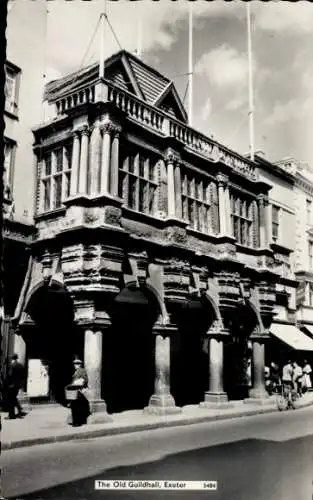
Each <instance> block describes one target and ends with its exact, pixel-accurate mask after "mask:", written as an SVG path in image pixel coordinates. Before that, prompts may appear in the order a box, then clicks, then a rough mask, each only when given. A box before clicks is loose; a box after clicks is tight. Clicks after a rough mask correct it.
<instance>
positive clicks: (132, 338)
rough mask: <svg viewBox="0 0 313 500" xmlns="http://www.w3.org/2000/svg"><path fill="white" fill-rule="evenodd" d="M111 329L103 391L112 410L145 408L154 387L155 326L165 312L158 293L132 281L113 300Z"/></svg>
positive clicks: (107, 341)
mask: <svg viewBox="0 0 313 500" xmlns="http://www.w3.org/2000/svg"><path fill="white" fill-rule="evenodd" d="M107 307H108V309H107V312H108V314H109V315H110V318H111V327H110V331H109V332H108V333H107V334H106V335H105V336H104V337H103V342H104V348H103V356H104V358H103V383H102V393H103V398H104V399H105V401H106V403H107V407H108V411H109V412H112V413H115V412H120V411H125V410H132V409H142V408H144V407H145V406H147V404H148V403H149V398H150V397H151V395H152V393H153V389H154V369H155V338H154V335H153V332H152V329H153V325H154V323H155V322H156V321H157V319H158V317H159V316H160V315H162V314H163V309H164V307H163V305H162V301H161V297H160V295H159V294H158V292H157V291H156V290H155V289H154V287H153V286H151V285H146V284H139V286H138V283H137V282H135V281H132V282H129V283H127V284H126V285H125V286H124V287H123V288H122V290H121V291H120V292H119V293H118V294H117V295H116V296H115V297H114V298H113V297H112V300H111V301H110V303H109V304H108V306H107Z"/></svg>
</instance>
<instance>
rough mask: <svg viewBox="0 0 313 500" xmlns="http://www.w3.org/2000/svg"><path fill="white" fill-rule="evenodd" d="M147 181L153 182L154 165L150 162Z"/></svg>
mask: <svg viewBox="0 0 313 500" xmlns="http://www.w3.org/2000/svg"><path fill="white" fill-rule="evenodd" d="M149 179H150V180H151V181H154V180H155V164H154V163H153V162H152V161H149Z"/></svg>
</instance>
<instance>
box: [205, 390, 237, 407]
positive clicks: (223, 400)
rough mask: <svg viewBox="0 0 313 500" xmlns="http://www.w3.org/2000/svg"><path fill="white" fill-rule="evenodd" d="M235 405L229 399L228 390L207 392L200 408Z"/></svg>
mask: <svg viewBox="0 0 313 500" xmlns="http://www.w3.org/2000/svg"><path fill="white" fill-rule="evenodd" d="M233 406H234V405H233V404H232V403H230V401H228V397H227V394H226V392H206V393H205V394H204V401H201V403H200V404H199V407H200V408H232V407H233Z"/></svg>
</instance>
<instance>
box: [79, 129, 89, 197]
mask: <svg viewBox="0 0 313 500" xmlns="http://www.w3.org/2000/svg"><path fill="white" fill-rule="evenodd" d="M88 152H89V129H88V127H84V128H83V129H82V131H81V150H80V166H79V179H78V192H79V194H83V195H85V194H87V175H88Z"/></svg>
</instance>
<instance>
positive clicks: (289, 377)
mask: <svg viewBox="0 0 313 500" xmlns="http://www.w3.org/2000/svg"><path fill="white" fill-rule="evenodd" d="M282 383H283V386H284V389H287V390H288V389H292V387H293V366H292V363H291V361H290V360H288V362H287V364H286V365H284V366H283V375H282Z"/></svg>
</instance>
